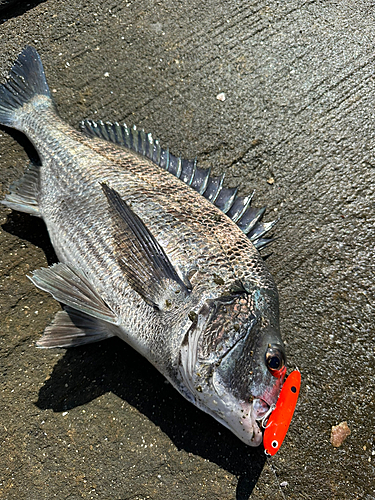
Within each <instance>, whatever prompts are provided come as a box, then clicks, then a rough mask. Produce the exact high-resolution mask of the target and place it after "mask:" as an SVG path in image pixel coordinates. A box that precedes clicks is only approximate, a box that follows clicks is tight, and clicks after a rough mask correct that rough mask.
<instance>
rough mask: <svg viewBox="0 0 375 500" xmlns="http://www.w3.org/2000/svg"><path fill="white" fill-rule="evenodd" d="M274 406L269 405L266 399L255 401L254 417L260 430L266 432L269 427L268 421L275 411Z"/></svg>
mask: <svg viewBox="0 0 375 500" xmlns="http://www.w3.org/2000/svg"><path fill="white" fill-rule="evenodd" d="M274 409H275V405H274V404H271V405H270V404H268V403H267V402H266V401H265V400H264V399H261V398H256V399H254V401H253V415H254V419H255V422H256V423H257V425H258V427H259V429H260V430H264V429H265V428H266V426H267V421H268V418H269V416H270V415H271V413H272V412H273V410H274Z"/></svg>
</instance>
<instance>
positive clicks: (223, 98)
mask: <svg viewBox="0 0 375 500" xmlns="http://www.w3.org/2000/svg"><path fill="white" fill-rule="evenodd" d="M216 99H217V100H218V101H225V94H224V92H220V94H217V96H216Z"/></svg>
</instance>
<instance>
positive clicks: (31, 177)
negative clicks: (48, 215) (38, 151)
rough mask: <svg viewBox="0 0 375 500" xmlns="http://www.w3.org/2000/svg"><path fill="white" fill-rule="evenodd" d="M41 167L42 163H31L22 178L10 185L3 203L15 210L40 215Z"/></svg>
mask: <svg viewBox="0 0 375 500" xmlns="http://www.w3.org/2000/svg"><path fill="white" fill-rule="evenodd" d="M39 169H40V165H37V164H36V163H30V164H29V165H28V167H27V169H26V171H25V173H24V175H23V176H22V177H21V179H19V180H17V181H16V182H14V183H13V184H12V185H11V186H10V188H9V190H10V193H9V194H7V195H6V196H5V199H4V200H3V201H2V202H1V203H2V204H3V205H5V206H7V207H9V208H12V209H13V210H18V211H19V212H25V213H27V214H31V215H36V216H37V217H40V216H41V215H40V212H39V204H38V193H39Z"/></svg>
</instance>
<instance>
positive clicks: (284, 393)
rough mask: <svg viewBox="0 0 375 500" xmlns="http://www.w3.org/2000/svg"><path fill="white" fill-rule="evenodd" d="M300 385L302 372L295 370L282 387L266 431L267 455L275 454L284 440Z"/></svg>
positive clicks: (264, 441) (265, 446)
mask: <svg viewBox="0 0 375 500" xmlns="http://www.w3.org/2000/svg"><path fill="white" fill-rule="evenodd" d="M300 387H301V373H300V372H299V371H298V370H294V371H293V372H292V373H291V374H290V375H289V377H288V378H287V379H286V380H285V382H284V384H283V386H282V388H281V391H280V395H279V398H278V400H277V403H276V406H275V409H274V410H273V412H272V413H271V415H270V417H269V419H268V422H267V426H266V430H265V431H264V436H263V446H264V450H265V452H266V454H267V455H275V453H277V452H278V451H279V449H280V446H281V445H282V442H283V441H284V438H285V436H286V433H287V431H288V428H289V425H290V422H291V420H292V417H293V413H294V409H295V407H296V404H297V399H298V394H299V389H300Z"/></svg>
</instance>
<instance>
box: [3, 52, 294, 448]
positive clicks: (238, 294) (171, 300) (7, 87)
mask: <svg viewBox="0 0 375 500" xmlns="http://www.w3.org/2000/svg"><path fill="white" fill-rule="evenodd" d="M0 122H1V123H2V124H3V125H6V126H9V127H13V128H15V129H17V130H20V131H22V132H23V133H24V134H26V135H27V137H28V138H29V139H30V140H31V141H32V143H33V144H34V146H35V148H36V149H37V151H38V154H39V156H40V159H41V166H39V165H34V164H32V165H30V166H29V168H28V169H27V170H26V172H25V174H24V177H23V178H22V179H21V180H19V181H17V182H16V183H15V184H14V185H13V186H11V188H10V194H8V195H7V196H6V198H5V200H4V201H3V203H4V204H5V205H6V206H8V207H10V208H13V209H15V210H19V211H22V212H27V213H30V214H32V215H35V216H38V217H42V218H43V219H44V221H45V223H46V225H47V228H48V232H49V235H50V238H51V241H52V244H53V246H54V248H55V251H56V254H57V256H58V258H59V261H60V262H59V263H58V264H55V265H53V266H52V267H49V268H43V269H39V270H36V271H35V272H34V273H33V274H32V275H31V276H29V277H30V279H31V281H32V282H33V283H34V284H35V285H36V286H37V287H39V288H40V289H42V290H45V291H47V292H49V293H50V294H51V295H52V296H53V297H54V298H55V299H56V300H58V301H60V302H61V303H63V304H64V305H65V308H64V310H63V311H60V312H59V313H57V315H56V317H55V319H54V321H53V323H52V325H50V326H48V327H47V328H46V330H45V332H44V335H43V337H42V338H41V340H40V341H39V342H38V345H39V346H40V347H70V346H75V345H82V344H86V343H89V342H96V341H99V340H103V339H105V338H108V337H111V336H114V335H116V336H118V337H120V338H121V339H123V340H124V341H125V342H127V343H128V344H130V345H131V346H132V347H134V348H135V349H136V350H137V351H139V352H140V353H141V354H142V355H144V356H145V357H146V358H147V359H148V360H149V361H150V362H151V363H152V364H153V365H155V367H156V368H157V369H158V370H159V371H160V372H161V373H162V374H163V375H164V376H165V377H166V378H167V379H168V380H169V381H170V382H171V384H172V385H173V386H174V387H175V388H176V389H177V390H178V391H179V392H180V393H181V394H182V395H183V396H185V397H186V398H187V399H188V400H189V401H191V402H192V403H193V404H195V405H196V406H198V407H199V408H201V409H202V410H204V411H205V412H207V413H209V414H210V415H212V416H213V417H214V418H216V419H217V420H218V421H219V422H221V423H222V424H223V425H225V426H226V427H228V428H229V429H231V430H232V431H233V432H234V434H236V435H237V436H238V437H239V438H240V439H241V440H242V441H244V442H245V443H247V444H249V445H251V446H257V445H259V444H260V443H261V442H262V431H261V426H260V425H259V422H260V421H261V420H262V419H264V418H265V416H267V415H268V414H269V413H270V408H271V409H272V407H273V405H274V404H275V402H276V400H277V397H278V394H279V392H280V388H281V385H282V383H283V379H284V376H285V366H284V365H285V355H284V347H283V343H282V340H281V338H280V332H279V317H278V315H279V312H278V294H277V290H276V286H275V283H274V281H273V279H272V277H271V275H270V273H269V271H268V270H267V268H266V266H265V264H264V262H263V260H262V258H261V257H260V255H259V252H258V249H259V248H261V247H263V246H265V245H266V244H267V243H269V241H270V239H268V238H266V237H265V234H266V233H267V231H268V230H269V229H270V228H271V227H272V225H273V223H268V224H267V223H262V222H261V218H262V215H263V212H264V209H255V208H252V207H250V201H251V197H246V198H242V197H238V196H237V191H236V190H235V189H225V188H223V186H222V181H223V179H222V178H215V177H210V175H209V171H208V170H204V169H200V168H198V167H197V165H196V162H194V161H186V160H182V159H181V158H176V157H174V156H172V155H170V154H169V152H168V151H166V150H164V149H162V148H161V147H160V145H159V143H158V141H156V140H153V138H152V137H151V135H146V134H145V133H144V132H143V131H138V130H136V129H135V128H133V129H128V128H127V127H126V126H125V125H124V126H120V125H119V124H114V125H112V124H104V123H102V122H99V123H95V122H92V121H87V122H84V123H83V124H82V129H83V132H85V134H84V133H80V132H78V131H76V130H74V129H73V128H71V127H70V126H68V125H67V124H65V123H64V122H63V121H62V120H61V119H60V118H59V117H58V115H57V112H56V108H55V106H54V104H53V101H52V99H51V95H50V91H49V88H48V84H47V82H46V79H45V74H44V70H43V66H42V63H41V60H40V57H39V55H38V53H37V52H36V50H35V49H34V48H32V47H26V48H25V49H24V50H23V51H22V52H21V54H20V55H19V57H18V59H17V61H16V62H15V64H14V66H13V68H12V69H11V71H10V75H9V78H8V81H7V82H6V83H5V84H4V85H2V86H1V87H0Z"/></svg>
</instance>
